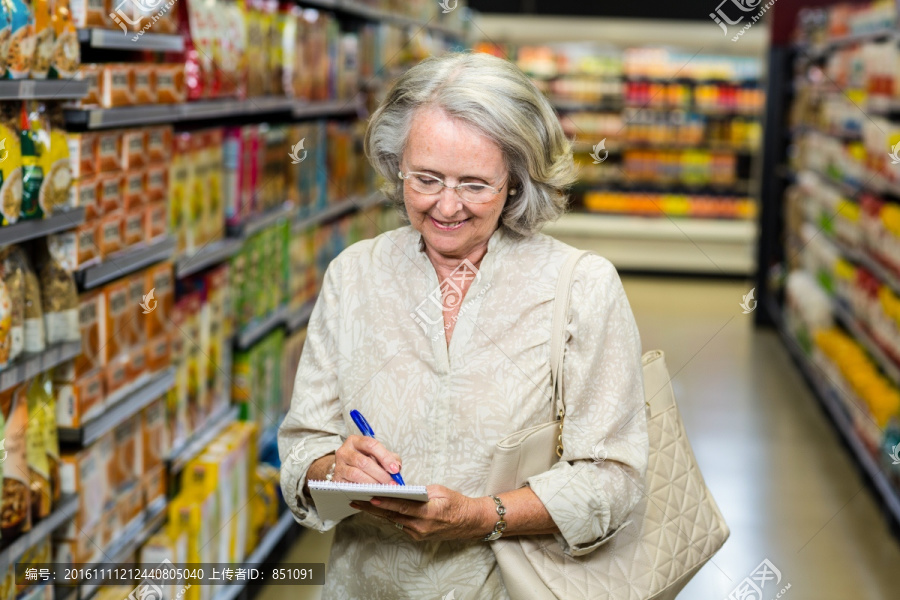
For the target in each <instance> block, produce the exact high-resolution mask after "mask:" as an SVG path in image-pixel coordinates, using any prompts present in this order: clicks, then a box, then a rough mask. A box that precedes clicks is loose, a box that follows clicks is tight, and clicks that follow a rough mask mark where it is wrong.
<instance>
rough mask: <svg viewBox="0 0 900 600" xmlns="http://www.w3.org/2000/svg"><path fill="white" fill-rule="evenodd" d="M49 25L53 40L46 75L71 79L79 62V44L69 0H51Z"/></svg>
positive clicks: (51, 77)
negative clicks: (47, 73)
mask: <svg viewBox="0 0 900 600" xmlns="http://www.w3.org/2000/svg"><path fill="white" fill-rule="evenodd" d="M50 25H51V27H52V28H53V34H54V38H55V41H54V44H53V55H52V57H51V58H50V73H49V75H48V76H49V77H50V79H71V78H72V77H74V76H75V73H76V72H77V71H78V67H79V65H80V64H81V45H80V44H79V43H78V32H77V31H76V29H75V21H74V16H73V15H72V8H71V6H70V3H69V0H53V2H52V13H51V15H50Z"/></svg>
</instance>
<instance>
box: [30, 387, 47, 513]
mask: <svg viewBox="0 0 900 600" xmlns="http://www.w3.org/2000/svg"><path fill="white" fill-rule="evenodd" d="M41 381H42V380H41V378H39V377H35V378H34V379H32V380H31V383H30V384H29V385H28V392H27V402H28V429H27V433H26V451H25V452H26V460H27V461H28V474H29V478H30V480H31V481H30V487H31V521H32V522H33V523H36V522H37V521H39V520H40V519H43V518H44V517H46V516H47V515H49V514H50V508H51V504H52V497H51V493H50V463H49V462H48V460H47V448H46V444H45V442H44V429H45V426H44V420H45V418H46V417H45V407H46V404H47V397H46V394H45V393H44V388H43V386H42V385H41Z"/></svg>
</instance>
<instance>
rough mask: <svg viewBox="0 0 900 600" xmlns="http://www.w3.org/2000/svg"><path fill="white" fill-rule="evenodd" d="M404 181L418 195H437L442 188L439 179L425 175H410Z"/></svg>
mask: <svg viewBox="0 0 900 600" xmlns="http://www.w3.org/2000/svg"><path fill="white" fill-rule="evenodd" d="M406 181H408V182H409V187H411V188H412V189H413V190H415V191H417V192H419V193H420V194H437V193H438V192H440V191H441V189H442V188H443V187H444V186H443V184H442V183H441V180H440V179H438V178H437V177H433V176H431V175H428V174H426V173H410V174H409V175H408V177H407V179H406Z"/></svg>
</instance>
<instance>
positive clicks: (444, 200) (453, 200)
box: [437, 186, 463, 217]
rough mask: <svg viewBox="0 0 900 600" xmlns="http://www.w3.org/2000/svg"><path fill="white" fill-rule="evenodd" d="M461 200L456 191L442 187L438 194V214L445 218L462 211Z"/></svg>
mask: <svg viewBox="0 0 900 600" xmlns="http://www.w3.org/2000/svg"><path fill="white" fill-rule="evenodd" d="M462 204H463V201H462V198H460V197H459V194H458V193H456V190H455V189H453V188H451V187H447V186H444V187H443V188H442V189H441V193H440V194H438V200H437V208H438V212H439V213H441V215H443V216H445V217H452V216H453V215H455V214H457V213H459V211H461V210H462Z"/></svg>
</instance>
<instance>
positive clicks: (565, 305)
mask: <svg viewBox="0 0 900 600" xmlns="http://www.w3.org/2000/svg"><path fill="white" fill-rule="evenodd" d="M586 254H594V253H593V252H591V251H590V250H576V251H574V252H572V253H571V254H569V256H568V257H566V261H565V262H564V263H563V266H562V269H560V271H559V280H558V281H557V284H556V299H555V300H554V301H553V321H552V323H551V325H550V381H551V382H552V383H553V405H554V414H555V415H557V416H558V417H562V415H564V414H565V403H564V402H563V394H562V373H563V371H562V368H563V352H564V350H565V345H566V325H567V324H568V314H569V295H570V293H571V291H572V279H573V278H574V275H575V266H576V265H577V264H578V261H579V260H581V257H582V256H584V255H586Z"/></svg>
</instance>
